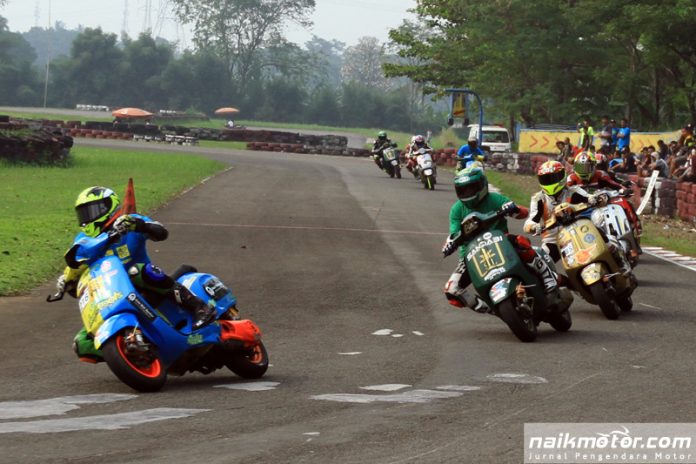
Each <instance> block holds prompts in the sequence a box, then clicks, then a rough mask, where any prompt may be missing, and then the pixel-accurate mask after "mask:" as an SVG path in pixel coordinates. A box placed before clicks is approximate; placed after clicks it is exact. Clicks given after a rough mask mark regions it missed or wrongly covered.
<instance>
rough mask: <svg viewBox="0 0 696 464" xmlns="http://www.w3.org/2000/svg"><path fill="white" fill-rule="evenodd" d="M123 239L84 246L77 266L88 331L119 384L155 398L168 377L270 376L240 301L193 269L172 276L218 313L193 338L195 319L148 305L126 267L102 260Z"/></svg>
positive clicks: (102, 238)
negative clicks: (82, 267)
mask: <svg viewBox="0 0 696 464" xmlns="http://www.w3.org/2000/svg"><path fill="white" fill-rule="evenodd" d="M117 237H118V233H115V232H112V233H110V234H106V233H103V234H101V235H99V236H97V237H96V238H93V239H88V240H86V241H85V243H83V244H82V246H81V250H84V251H83V252H82V253H83V255H82V256H78V259H80V260H82V259H84V260H85V262H86V263H87V265H88V266H89V267H88V269H87V270H85V271H84V272H83V274H82V276H81V277H80V280H79V281H78V285H77V298H78V304H79V308H80V314H81V316H82V322H83V324H84V327H85V329H86V330H87V333H88V334H89V335H90V336H92V337H93V339H94V346H95V348H96V349H97V350H101V352H102V354H103V359H104V361H106V364H107V365H108V366H109V368H110V369H111V371H112V372H113V373H114V374H115V375H116V377H118V378H119V379H120V380H121V381H122V382H123V383H125V384H126V385H128V386H130V387H131V388H133V389H135V390H138V391H142V392H154V391H158V390H160V389H161V388H162V387H163V386H164V384H165V382H166V380H167V375H168V374H172V375H183V374H184V373H186V372H193V371H198V372H202V373H203V374H209V373H211V372H213V371H215V370H217V369H221V368H223V367H227V368H229V369H230V370H231V371H232V372H234V373H235V374H237V375H239V376H240V377H244V378H250V379H251V378H254V379H255V378H259V377H262V376H263V375H264V374H265V373H266V370H267V369H268V353H267V352H266V348H265V347H264V344H263V342H262V341H261V331H260V330H259V328H258V326H257V325H256V324H254V323H253V322H252V321H251V320H248V319H245V320H241V319H240V318H239V313H238V311H237V309H236V303H237V299H236V298H235V296H234V295H233V294H232V292H231V291H230V289H229V288H228V287H227V286H225V285H224V284H223V283H222V282H221V281H220V280H219V279H218V278H217V277H215V276H214V275H212V274H206V273H200V272H197V270H196V269H195V268H193V267H191V266H182V267H181V268H179V270H178V271H177V272H175V273H174V275H173V277H174V278H175V279H176V280H177V281H178V282H179V283H180V284H181V285H183V286H185V287H187V288H188V289H189V290H190V291H191V292H192V293H193V294H195V295H196V296H198V297H199V298H201V299H202V300H203V301H205V302H207V303H208V304H209V305H211V306H213V305H214V307H215V310H216V314H215V320H214V321H213V322H212V323H210V324H209V325H206V326H204V327H202V328H200V329H198V330H193V328H192V322H193V318H192V315H191V313H190V312H188V311H185V310H184V309H182V308H180V307H179V306H178V305H176V304H175V303H174V302H173V301H170V300H169V299H165V300H163V301H159V302H157V303H156V304H153V303H152V302H151V301H148V300H147V299H146V298H145V297H144V295H143V294H142V293H141V292H140V291H139V290H138V289H136V288H135V286H134V285H133V283H132V281H131V279H130V278H129V274H128V271H127V270H126V269H125V268H124V266H123V264H122V263H121V260H120V259H119V258H118V257H117V256H114V255H106V256H104V255H102V254H103V250H104V249H105V247H106V246H107V244H106V243H105V242H106V241H111V240H116V239H117ZM64 292H65V291H62V292H59V293H56V294H55V295H49V296H48V298H47V301H48V302H54V301H58V300H61V299H62V298H63V295H64ZM151 299H152V298H151ZM160 299H161V298H160Z"/></svg>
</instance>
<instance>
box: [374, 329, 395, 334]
mask: <svg viewBox="0 0 696 464" xmlns="http://www.w3.org/2000/svg"><path fill="white" fill-rule="evenodd" d="M392 332H394V331H393V330H392V329H379V330H375V331H374V332H372V335H391V334H392Z"/></svg>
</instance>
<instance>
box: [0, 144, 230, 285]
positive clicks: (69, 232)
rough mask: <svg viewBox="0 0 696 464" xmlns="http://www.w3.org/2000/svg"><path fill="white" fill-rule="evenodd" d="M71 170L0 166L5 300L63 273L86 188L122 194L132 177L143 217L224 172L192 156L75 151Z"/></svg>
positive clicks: (0, 275)
mask: <svg viewBox="0 0 696 464" xmlns="http://www.w3.org/2000/svg"><path fill="white" fill-rule="evenodd" d="M72 154H73V156H74V162H73V163H72V165H71V167H69V168H57V167H31V166H10V165H7V164H0V198H1V199H2V201H1V202H0V295H12V294H18V293H21V292H25V291H27V290H29V289H31V288H33V287H35V286H36V285H38V284H40V283H42V282H44V281H46V280H47V279H49V278H52V277H56V276H57V275H58V273H59V272H60V270H61V269H62V267H63V259H62V257H63V253H64V252H65V251H66V250H67V249H68V247H69V246H70V244H71V243H72V239H73V237H74V236H75V234H76V233H77V232H78V231H79V228H78V226H77V223H76V222H77V220H76V218H75V212H74V209H73V206H74V202H75V198H77V195H78V194H79V193H80V191H82V190H83V189H84V188H86V187H89V186H91V185H105V186H108V187H111V188H112V189H114V190H115V191H116V192H117V193H118V194H119V195H123V192H124V190H125V186H126V183H127V181H128V178H129V177H132V178H133V180H134V184H135V191H136V198H137V203H138V211H139V212H148V211H152V210H153V209H154V208H156V207H158V206H160V205H162V204H163V203H166V202H167V201H169V200H171V199H172V198H174V197H175V196H176V195H177V194H178V193H180V192H181V191H183V190H184V189H186V188H187V187H189V186H191V185H194V184H196V183H197V182H199V181H200V180H201V179H203V178H205V177H207V176H210V175H211V174H213V173H215V172H218V171H220V170H222V169H223V168H224V165H223V164H221V163H218V162H215V161H211V160H208V159H205V158H199V157H195V156H190V155H164V154H155V153H148V152H145V151H137V152H135V151H119V150H113V149H100V148H93V147H90V148H82V147H75V148H73V150H72Z"/></svg>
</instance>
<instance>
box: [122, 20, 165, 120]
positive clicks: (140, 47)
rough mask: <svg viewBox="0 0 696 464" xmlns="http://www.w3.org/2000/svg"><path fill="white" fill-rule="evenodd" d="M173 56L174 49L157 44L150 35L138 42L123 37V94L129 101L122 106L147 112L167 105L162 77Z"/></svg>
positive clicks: (140, 37) (163, 44)
mask: <svg viewBox="0 0 696 464" xmlns="http://www.w3.org/2000/svg"><path fill="white" fill-rule="evenodd" d="M173 56H174V49H173V46H172V45H169V44H168V43H160V44H157V43H156V42H155V39H153V37H152V35H151V34H150V33H149V32H147V33H142V34H140V36H139V37H138V39H137V40H130V39H129V38H128V37H124V38H123V58H124V59H123V63H122V67H121V71H120V74H121V76H122V82H121V84H122V85H121V88H122V90H121V92H122V95H124V96H127V98H128V100H127V101H124V102H123V103H124V104H127V105H134V106H143V107H146V108H155V107H157V106H162V105H166V103H167V94H165V93H164V92H163V89H162V82H161V76H162V73H163V72H164V69H165V68H166V67H167V65H168V64H169V62H170V61H171V60H172V58H173Z"/></svg>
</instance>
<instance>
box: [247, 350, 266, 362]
mask: <svg viewBox="0 0 696 464" xmlns="http://www.w3.org/2000/svg"><path fill="white" fill-rule="evenodd" d="M249 361H251V362H253V363H254V364H259V363H260V362H261V361H263V351H261V345H256V346H255V347H254V348H252V351H251V355H250V356H249Z"/></svg>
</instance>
